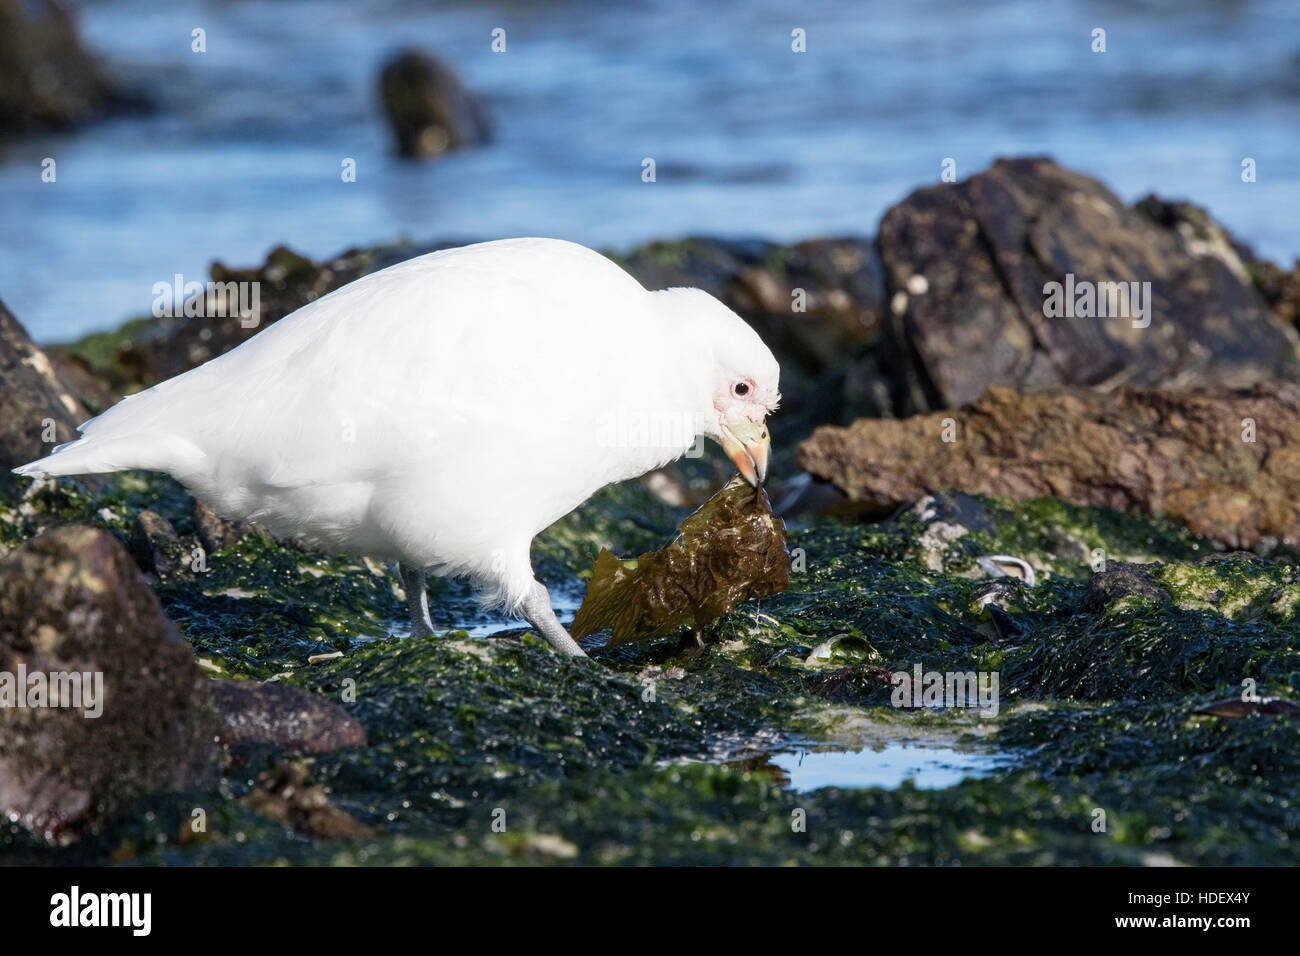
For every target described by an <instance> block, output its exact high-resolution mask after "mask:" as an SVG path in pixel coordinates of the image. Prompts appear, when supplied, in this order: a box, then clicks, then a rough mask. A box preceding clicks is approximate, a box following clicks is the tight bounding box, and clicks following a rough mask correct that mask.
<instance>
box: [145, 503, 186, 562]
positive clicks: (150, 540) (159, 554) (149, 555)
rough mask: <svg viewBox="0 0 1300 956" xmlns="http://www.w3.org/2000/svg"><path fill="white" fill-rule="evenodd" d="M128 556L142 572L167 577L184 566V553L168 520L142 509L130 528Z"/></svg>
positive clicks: (156, 513)
mask: <svg viewBox="0 0 1300 956" xmlns="http://www.w3.org/2000/svg"><path fill="white" fill-rule="evenodd" d="M131 556H132V557H134V558H135V560H136V563H137V564H139V565H140V570H142V571H144V572H145V573H146V574H155V575H157V576H158V577H169V576H170V575H172V574H175V573H176V572H177V571H178V570H180V568H182V567H183V566H184V565H185V562H186V560H187V558H188V554H187V552H186V550H185V548H184V547H183V546H182V545H181V539H180V537H179V536H178V535H177V534H176V529H175V528H173V527H172V525H171V522H170V521H168V520H167V519H166V518H164V517H163V516H162V515H160V514H159V513H158V512H156V511H151V510H149V509H148V508H146V509H145V510H144V511H141V512H140V513H139V514H137V515H136V516H135V523H134V524H133V525H132V527H131Z"/></svg>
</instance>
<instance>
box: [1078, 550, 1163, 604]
mask: <svg viewBox="0 0 1300 956" xmlns="http://www.w3.org/2000/svg"><path fill="white" fill-rule="evenodd" d="M1125 597H1139V598H1144V599H1146V600H1148V601H1156V602H1158V603H1161V604H1168V603H1170V602H1171V601H1172V600H1173V597H1172V596H1171V595H1170V594H1169V592H1168V591H1166V590H1165V589H1164V588H1162V587H1161V586H1160V585H1158V584H1156V583H1155V581H1154V580H1153V579H1152V577H1151V570H1150V568H1148V567H1146V566H1145V565H1141V564H1126V563H1125V562H1123V561H1111V562H1108V563H1107V565H1106V570H1105V571H1097V572H1095V573H1094V574H1093V576H1092V577H1091V578H1090V579H1089V581H1088V591H1087V593H1085V594H1084V596H1083V609H1084V610H1085V611H1091V612H1092V613H1094V614H1097V613H1100V612H1101V611H1104V610H1105V609H1106V607H1107V606H1108V605H1110V604H1112V603H1114V602H1115V601H1118V600H1119V599H1120V598H1125Z"/></svg>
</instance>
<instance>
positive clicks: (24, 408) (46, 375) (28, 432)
mask: <svg viewBox="0 0 1300 956" xmlns="http://www.w3.org/2000/svg"><path fill="white" fill-rule="evenodd" d="M89 417H90V416H89V415H88V414H87V412H86V410H85V408H84V407H83V406H82V405H81V403H80V402H78V401H77V399H76V398H74V397H73V395H72V393H71V391H70V390H69V389H68V387H67V385H66V384H65V383H64V382H63V380H62V379H60V377H59V375H58V373H57V372H55V370H54V367H53V366H52V365H51V364H50V360H49V358H48V357H47V356H46V354H45V352H44V351H42V350H41V349H40V348H38V347H37V346H36V344H35V343H34V342H32V340H31V338H29V337H28V335H27V330H26V329H24V328H23V327H22V326H21V325H20V324H19V323H18V320H17V319H15V318H14V316H13V313H12V312H10V311H9V310H8V309H7V308H5V305H4V303H3V302H0V482H5V483H7V482H8V481H9V480H10V476H9V469H11V468H14V467H15V466H17V465H22V464H25V463H27V462H29V461H31V460H32V459H34V458H40V457H41V456H42V455H48V454H49V453H50V449H51V448H53V447H54V445H55V444H58V443H59V442H65V441H70V440H71V439H72V438H73V437H74V436H75V434H76V427H77V425H79V424H81V423H82V422H83V421H85V420H86V419H87V418H89Z"/></svg>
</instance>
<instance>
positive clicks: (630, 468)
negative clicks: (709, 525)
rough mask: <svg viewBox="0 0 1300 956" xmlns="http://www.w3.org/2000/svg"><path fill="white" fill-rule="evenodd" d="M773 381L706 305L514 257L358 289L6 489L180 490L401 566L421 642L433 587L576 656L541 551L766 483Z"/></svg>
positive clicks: (280, 530)
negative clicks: (703, 485) (93, 485)
mask: <svg viewBox="0 0 1300 956" xmlns="http://www.w3.org/2000/svg"><path fill="white" fill-rule="evenodd" d="M779 372H780V370H779V367H778V365H777V362H776V359H775V358H773V356H772V353H771V351H770V350H769V349H768V348H767V346H766V345H764V344H763V341H762V340H761V339H760V338H759V336H758V335H757V333H755V332H754V331H753V330H752V329H751V328H750V327H749V325H747V324H746V323H745V321H744V320H743V319H741V318H740V317H739V316H737V315H736V314H735V313H734V312H732V311H731V310H730V309H728V308H727V307H726V306H724V305H723V304H722V303H721V302H719V301H718V300H717V299H715V298H714V297H713V296H711V295H709V294H708V293H706V292H703V291H701V290H699V289H668V290H665V291H661V292H648V291H646V290H645V289H644V288H642V286H641V285H640V284H639V283H638V282H637V281H636V280H635V279H633V278H632V277H631V276H630V275H628V274H627V273H626V272H624V271H623V270H622V269H621V268H619V267H618V266H617V265H616V264H614V263H613V262H611V261H610V260H609V259H607V258H605V257H604V256H602V255H600V254H598V253H596V252H593V251H591V250H590V249H586V248H584V247H583V246H580V245H576V244H574V243H571V242H564V241H561V240H555V239H506V240H501V241H497V242H485V243H480V244H477V245H471V246H464V247H462V248H458V249H448V250H444V251H441V252H435V253H431V254H429V255H425V256H420V257H418V258H416V259H411V260H409V261H407V262H403V263H400V264H398V265H395V266H392V267H391V268H388V269H384V270H383V271H381V272H376V273H373V274H371V275H368V276H365V277H363V278H360V279H358V280H356V281H355V282H352V283H350V284H349V285H346V286H344V287H342V288H340V289H338V290H336V291H334V292H332V293H330V294H329V295H327V296H324V297H323V298H321V299H318V300H317V301H315V302H312V303H310V304H308V305H305V306H303V307H302V308H301V309H298V310H297V311H296V312H294V313H293V314H292V315H289V316H287V317H285V318H283V319H281V320H280V321H279V322H276V323H275V324H274V325H271V326H269V327H268V328H267V329H265V330H264V331H262V332H260V333H259V334H257V335H256V336H254V337H253V338H251V339H249V340H248V341H247V342H245V343H243V344H242V345H240V346H239V347H238V348H236V349H233V350H231V351H230V352H227V353H225V354H224V355H221V356H218V357H217V358H215V359H212V360H211V361H210V362H207V363H206V364H204V365H202V366H200V367H198V368H195V369H192V370H191V371H188V372H185V373H184V374H182V375H178V376H176V377H175V378H172V379H169V380H167V381H165V382H161V383H160V384H158V385H155V386H154V387H153V388H150V389H147V390H145V391H143V392H140V393H138V394H136V395H132V396H129V397H128V398H125V399H123V400H122V401H121V402H119V403H118V404H117V405H115V406H113V407H112V408H110V409H109V410H108V411H106V412H104V413H103V414H102V415H100V416H98V417H97V418H93V419H91V420H90V421H88V422H86V423H85V424H84V425H82V426H81V427H80V428H79V429H78V431H80V433H81V437H80V438H78V439H76V440H74V441H71V442H68V443H67V444H64V445H60V446H59V447H58V448H56V449H55V450H54V452H53V453H52V454H50V455H49V456H48V457H45V458H42V459H40V460H39V461H34V462H32V463H30V464H27V465H24V466H22V467H20V468H16V469H14V471H15V473H17V474H20V475H28V476H32V477H41V476H58V475H73V474H88V473H104V472H115V471H123V470H127V469H146V470H152V471H162V472H168V473H169V474H171V475H172V476H173V477H175V478H176V479H177V480H178V481H180V482H181V483H182V484H183V485H185V487H186V488H187V489H189V490H190V491H191V492H192V493H193V494H195V495H196V496H198V497H200V498H202V499H204V500H205V501H206V502H207V503H208V504H209V505H210V506H211V507H212V508H213V510H215V511H216V512H217V513H218V514H221V515H223V516H225V517H227V518H235V519H242V520H247V521H255V522H257V523H259V524H261V525H263V526H265V527H266V528H268V529H269V530H270V531H271V532H273V533H274V534H276V535H280V536H284V537H292V538H297V539H299V540H303V541H306V542H307V543H309V544H311V545H313V546H315V547H318V548H320V549H322V550H327V551H336V552H345V553H350V554H358V555H371V556H373V557H376V558H380V559H385V560H396V561H398V562H399V564H400V572H401V576H402V579H403V583H404V585H405V587H406V592H407V603H408V607H409V610H410V613H411V624H412V633H413V635H415V636H427V635H430V634H433V633H434V631H433V624H432V621H431V619H430V617H429V609H428V598H427V594H426V590H425V577H424V573H425V570H428V571H430V572H432V573H434V574H437V575H468V576H469V577H470V578H471V579H472V580H473V581H474V582H475V583H476V584H477V585H478V586H479V588H480V590H481V591H482V592H483V594H484V598H483V600H484V605H485V606H497V607H503V608H504V609H506V610H507V611H508V612H510V613H512V614H522V616H523V617H524V618H526V619H527V620H528V621H529V623H531V624H532V625H533V627H535V628H536V629H537V630H538V631H539V632H540V633H541V634H542V636H543V637H545V639H546V640H547V641H548V642H549V643H550V644H551V646H552V647H554V648H555V649H556V650H558V651H560V652H562V653H566V654H573V655H581V654H583V651H582V649H581V648H580V647H579V646H578V645H577V643H576V642H575V641H574V640H573V639H572V638H571V637H570V636H569V634H568V632H567V631H565V629H564V627H563V626H562V625H561V624H560V622H559V620H558V619H557V618H556V616H555V612H554V610H553V609H552V607H551V603H550V596H549V595H548V594H547V591H546V589H545V587H544V586H543V585H542V584H541V583H540V582H539V581H537V580H536V579H535V578H534V575H533V570H532V562H531V558H530V555H529V549H530V545H531V543H532V540H533V537H534V536H535V535H536V534H537V533H538V532H540V531H541V530H543V529H544V528H546V527H547V526H549V525H550V524H551V523H552V522H554V521H556V520H557V519H559V518H561V517H563V516H564V515H565V514H567V513H568V512H570V511H572V510H573V509H574V508H576V507H577V506H578V505H580V504H582V502H584V501H586V500H587V498H589V497H590V496H591V495H592V494H594V493H595V492H596V491H597V490H599V489H600V488H601V487H603V486H605V485H607V484H609V483H611V482H617V481H622V480H625V479H628V478H634V477H637V476H639V475H642V474H644V473H645V472H647V471H650V470H652V469H655V468H658V467H660V466H662V465H664V464H666V463H667V462H669V461H672V460H674V459H676V458H678V457H680V456H681V455H682V454H684V453H685V452H686V451H687V450H688V449H690V448H692V447H693V446H694V445H695V443H696V440H697V436H701V435H702V436H705V437H708V438H711V439H713V440H715V441H717V442H718V443H720V444H721V445H722V447H723V449H724V451H725V452H726V453H727V455H728V456H729V457H730V458H731V459H732V461H734V462H735V463H736V465H737V467H738V468H739V469H740V470H741V473H742V474H744V476H745V477H746V478H747V479H748V480H749V481H750V482H751V483H752V484H757V483H760V482H761V481H762V480H763V478H764V476H765V472H766V469H767V458H768V447H769V441H768V432H767V427H766V424H765V419H766V416H767V414H768V413H769V412H770V411H772V410H773V409H774V408H775V407H776V404H777V402H778V400H779V398H780V396H779V393H778V388H777V386H778V378H779Z"/></svg>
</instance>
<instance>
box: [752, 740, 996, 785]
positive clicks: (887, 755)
mask: <svg viewBox="0 0 1300 956" xmlns="http://www.w3.org/2000/svg"><path fill="white" fill-rule="evenodd" d="M1007 762H1008V761H1007V760H1006V759H1005V758H1000V757H997V756H995V755H993V754H983V753H971V752H968V751H961V750H953V749H952V748H949V747H927V746H917V745H913V744H908V743H901V742H892V743H887V744H882V745H880V746H878V747H864V748H863V749H861V750H824V749H823V750H807V749H799V750H796V751H794V752H791V753H781V754H776V755H775V756H773V757H772V758H771V763H772V765H773V766H776V767H779V768H780V770H781V772H782V773H783V774H784V775H785V777H786V778H787V780H788V783H787V784H786V785H787V786H789V787H790V788H791V789H793V790H818V789H820V788H822V787H840V788H842V789H859V788H864V787H884V788H886V789H893V788H894V787H897V786H899V785H900V784H902V783H903V781H905V780H910V781H911V782H912V784H913V785H914V786H916V787H918V788H920V789H922V790H939V789H943V788H945V787H953V786H956V785H957V784H959V783H961V781H962V780H964V779H966V778H967V777H983V776H987V775H988V774H990V773H992V772H993V771H994V770H996V769H997V768H998V767H999V766H1004V765H1006V764H1007Z"/></svg>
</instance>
